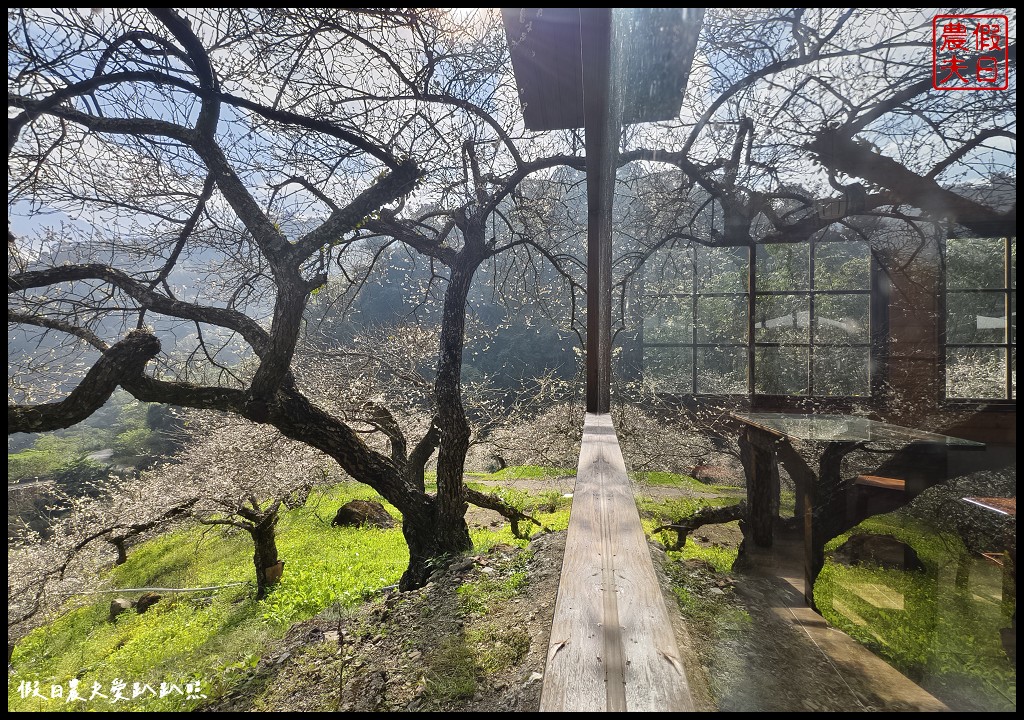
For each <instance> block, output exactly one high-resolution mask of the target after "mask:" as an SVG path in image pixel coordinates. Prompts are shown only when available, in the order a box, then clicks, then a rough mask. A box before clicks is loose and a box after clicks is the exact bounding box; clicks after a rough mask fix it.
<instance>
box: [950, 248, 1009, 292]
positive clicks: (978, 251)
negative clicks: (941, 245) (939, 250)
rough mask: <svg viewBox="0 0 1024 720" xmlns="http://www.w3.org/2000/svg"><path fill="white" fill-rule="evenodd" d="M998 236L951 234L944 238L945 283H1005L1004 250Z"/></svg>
mask: <svg viewBox="0 0 1024 720" xmlns="http://www.w3.org/2000/svg"><path fill="white" fill-rule="evenodd" d="M1005 247H1006V245H1005V241H1004V240H1003V239H1002V238H952V239H950V240H947V241H946V287H947V288H949V289H951V290H954V289H960V288H964V289H973V288H1001V287H1005V285H1004V283H1005V280H1006V278H1005V275H1004V273H1005V272H1006V255H1005V253H1006V251H1005Z"/></svg>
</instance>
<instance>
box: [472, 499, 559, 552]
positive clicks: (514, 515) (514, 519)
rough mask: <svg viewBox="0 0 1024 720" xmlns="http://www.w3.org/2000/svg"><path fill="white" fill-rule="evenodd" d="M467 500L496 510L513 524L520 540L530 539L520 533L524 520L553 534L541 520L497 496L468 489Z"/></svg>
mask: <svg viewBox="0 0 1024 720" xmlns="http://www.w3.org/2000/svg"><path fill="white" fill-rule="evenodd" d="M466 499H467V500H468V501H469V502H471V503H473V504H474V505H476V506H477V507H482V508H486V509H488V510H494V511H495V512H497V513H499V514H501V515H502V516H504V517H505V519H506V520H508V521H509V522H510V523H511V524H512V534H513V535H515V536H516V537H517V538H519V539H520V540H527V539H529V537H530V536H529V535H526V534H524V533H521V532H520V531H519V523H521V522H523V521H524V520H526V521H529V522H531V523H533V524H534V525H537V526H538V527H539V528H540V529H541V530H543V531H544V532H551V528H549V527H546V526H545V525H544V524H543V523H542V522H541V521H540V520H538V519H537V518H535V517H533V516H532V515H529V514H528V513H524V512H523V511H522V510H519V509H518V508H514V507H512V506H511V505H509V504H508V503H507V502H505V501H504V500H502V499H501V498H500V497H498V496H497V495H491V494H489V493H482V492H480V491H479V490H473V489H472V488H466Z"/></svg>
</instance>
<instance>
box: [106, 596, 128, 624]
mask: <svg viewBox="0 0 1024 720" xmlns="http://www.w3.org/2000/svg"><path fill="white" fill-rule="evenodd" d="M131 609H132V601H131V600H129V599H128V598H114V599H113V600H111V601H110V622H114V619H115V618H116V617H117V616H118V615H120V614H121V613H123V612H126V611H128V610H131Z"/></svg>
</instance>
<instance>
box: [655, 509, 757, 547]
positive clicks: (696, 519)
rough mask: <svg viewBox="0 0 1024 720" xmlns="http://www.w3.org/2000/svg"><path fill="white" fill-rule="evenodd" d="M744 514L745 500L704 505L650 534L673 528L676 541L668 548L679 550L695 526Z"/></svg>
mask: <svg viewBox="0 0 1024 720" xmlns="http://www.w3.org/2000/svg"><path fill="white" fill-rule="evenodd" d="M746 514H747V501H746V500H741V501H740V502H738V503H737V504H735V505H727V506H725V507H706V508H703V509H701V510H698V511H697V512H695V513H694V514H693V515H691V516H690V517H688V518H684V519H682V520H680V521H679V522H675V523H671V524H669V525H662V526H661V527H656V528H654V530H653V532H652V533H651V534H652V535H653V534H654V533H658V532H661V531H662V530H675V531H676V533H677V535H676V542H675V544H674V545H673V546H672V547H670V548H669V550H680V549H681V548H682V547H683V545H685V544H686V537H687V536H688V535H689V534H690V533H692V532H693V531H694V530H696V529H697V528H699V527H703V526H704V525H718V524H720V523H726V522H732V521H733V520H742V519H743V518H744V517H745V516H746Z"/></svg>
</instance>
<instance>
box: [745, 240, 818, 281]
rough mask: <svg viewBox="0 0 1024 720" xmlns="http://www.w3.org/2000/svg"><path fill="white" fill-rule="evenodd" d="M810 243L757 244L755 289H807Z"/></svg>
mask: <svg viewBox="0 0 1024 720" xmlns="http://www.w3.org/2000/svg"><path fill="white" fill-rule="evenodd" d="M809 270H810V245H809V244H808V243H779V244H773V245H758V246H757V288H756V289H757V291H758V292H766V291H769V290H771V291H782V292H785V291H788V290H807V289H808V288H809V285H810V272H809Z"/></svg>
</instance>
